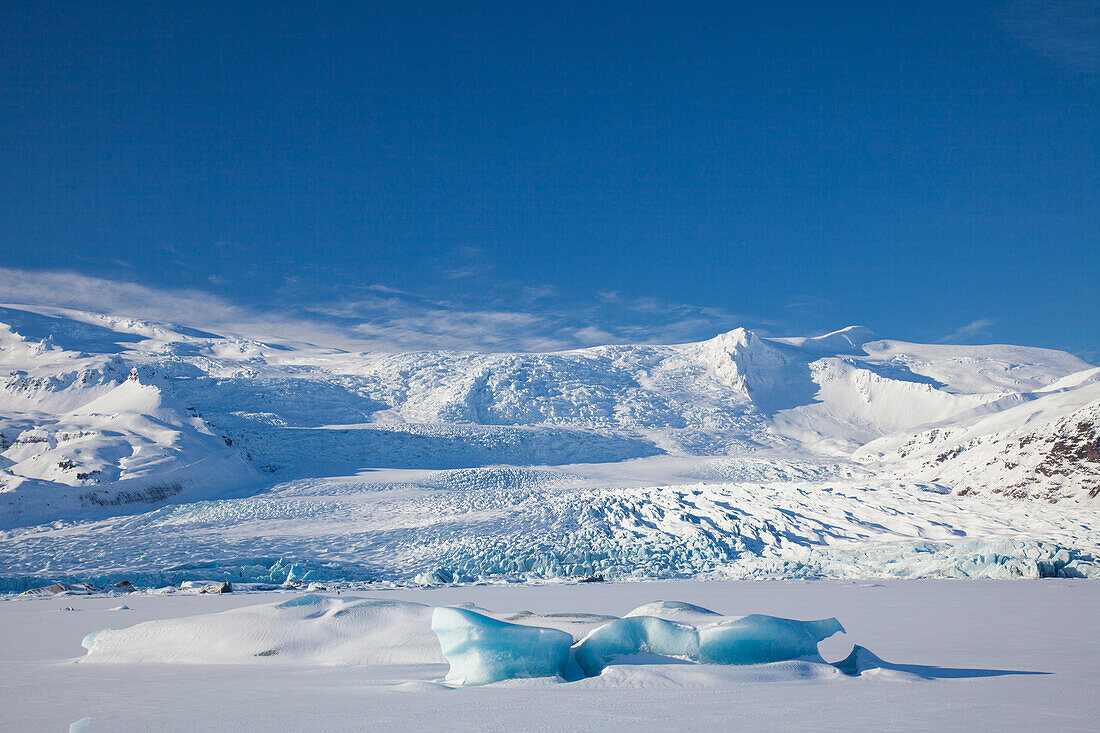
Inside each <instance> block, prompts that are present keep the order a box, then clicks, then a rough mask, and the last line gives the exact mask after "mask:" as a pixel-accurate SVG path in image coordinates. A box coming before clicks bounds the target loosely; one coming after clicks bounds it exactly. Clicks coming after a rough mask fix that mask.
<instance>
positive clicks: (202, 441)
mask: <svg viewBox="0 0 1100 733" xmlns="http://www.w3.org/2000/svg"><path fill="white" fill-rule="evenodd" d="M0 372H2V373H4V374H6V376H4V377H0V592H22V591H26V590H29V589H33V588H35V587H36V586H43V585H52V584H54V583H67V584H74V585H75V584H79V583H91V584H93V585H109V584H113V583H116V582H120V581H122V580H127V581H130V582H131V583H134V584H136V585H138V586H140V587H147V588H148V587H162V586H174V587H179V585H180V584H181V583H183V582H185V581H189V580H194V581H230V582H235V583H260V584H270V585H296V584H304V583H310V582H323V583H329V584H339V583H344V584H347V585H348V586H349V587H351V586H370V585H372V584H374V585H377V584H389V585H402V584H406V585H421V584H427V585H436V584H445V583H467V582H483V581H498V582H546V581H554V580H560V579H573V580H579V579H598V578H602V579H607V580H632V579H653V578H674V577H692V576H701V577H716V578H746V577H800V578H802V577H806V578H809V577H833V578H857V577H898V578H910V577H971V578H972V577H994V578H1000V577H1025V578H1026V577H1066V578H1080V577H1096V576H1097V575H1100V565H1098V559H1097V558H1100V505H1098V504H1097V503H1096V500H1097V497H1096V496H1095V494H1096V490H1097V489H1096V487H1097V486H1098V485H1100V484H1098V483H1097V482H1098V481H1100V452H1098V451H1100V432H1098V431H1100V428H1098V427H1097V426H1098V425H1100V393H1098V392H1097V387H1098V386H1100V382H1098V379H1100V377H1098V376H1097V375H1098V370H1097V369H1096V368H1095V367H1092V366H1091V365H1089V364H1087V363H1085V362H1083V361H1081V360H1079V359H1077V358H1076V357H1073V356H1071V355H1069V354H1064V353H1062V352H1056V351H1050V350H1044V349H1035V348H1024V347H1016V346H953V345H939V344H937V345H926V344H911V343H905V342H900V341H893V340H889V339H883V338H880V337H878V336H877V335H875V334H873V333H871V332H870V331H868V330H867V329H863V328H859V327H850V328H846V329H842V330H840V331H837V332H834V333H831V334H826V335H824V336H817V337H790V338H773V337H765V336H762V335H759V334H756V333H753V332H751V331H748V330H745V329H734V330H732V331H729V332H727V333H724V334H720V335H719V336H717V337H715V338H713V339H710V340H707V341H703V342H699V343H689V344H675V345H648V344H645V345H611V346H601V347H594V348H587V349H579V350H574V351H565V352H557V353H527V354H508V353H496V354H494V353H472V352H453V351H437V352H418V353H393V354H385V353H353V352H346V351H341V350H339V349H333V348H328V347H325V346H324V345H316V344H307V343H301V342H293V341H276V342H265V341H257V340H255V339H252V338H249V336H248V335H247V334H217V333H213V332H211V331H208V330H204V329H202V328H201V324H194V325H193V326H182V325H179V324H169V323H161V322H152V321H144V320H141V319H139V318H133V317H125V318H123V317H118V316H111V315H106V314H97V313H89V312H83V311H76V310H71V309H61V308H45V307H40V306H25V305H19V304H6V305H4V306H2V307H0Z"/></svg>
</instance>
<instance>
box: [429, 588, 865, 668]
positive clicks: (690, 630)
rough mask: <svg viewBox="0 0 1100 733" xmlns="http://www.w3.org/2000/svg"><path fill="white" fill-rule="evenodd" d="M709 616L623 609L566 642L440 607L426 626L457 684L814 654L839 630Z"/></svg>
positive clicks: (829, 624) (559, 634)
mask: <svg viewBox="0 0 1100 733" xmlns="http://www.w3.org/2000/svg"><path fill="white" fill-rule="evenodd" d="M665 605H668V604H665ZM681 605H682V604H681ZM691 608H692V609H693V610H694V609H695V607H691ZM698 611H700V612H702V611H705V609H698ZM691 615H692V616H694V617H696V618H698V617H700V616H701V615H702V614H700V613H693V614H691ZM704 618H706V617H705V616H704ZM714 618H715V619H718V620H716V621H714V622H713V623H704V624H702V625H700V626H694V625H692V624H690V623H685V622H682V621H670V620H667V619H663V618H658V617H656V616H645V615H639V616H627V617H626V618H621V619H615V620H614V621H610V622H609V623H606V624H604V625H603V626H600V627H598V628H596V629H594V630H592V631H591V632H589V634H588V635H587V636H585V637H584V638H583V639H582V640H581V641H579V642H577V643H576V644H573V643H572V637H571V636H570V635H569V634H567V633H565V632H563V631H558V630H556V629H548V628H542V627H537V626H521V625H518V624H511V623H507V622H504V621H498V620H496V619H493V618H489V617H488V616H484V615H482V614H480V613H476V612H474V611H469V610H466V609H460V608H448V607H441V608H437V609H435V612H434V614H433V616H432V630H433V631H435V633H436V635H437V636H438V637H439V641H440V645H441V647H442V649H443V656H444V657H445V658H446V659H447V661H448V662H449V663H450V665H451V670H450V673H448V675H447V680H448V681H450V682H453V683H456V684H461V685H483V684H488V683H490V682H499V681H501V680H506V679H514V678H518V677H554V676H557V677H563V678H566V679H577V678H580V677H594V676H596V675H598V674H600V673H601V672H603V670H604V669H605V668H607V667H608V666H609V665H611V664H614V663H616V662H626V661H633V662H634V663H637V660H639V659H644V660H646V661H649V662H651V663H652V662H653V657H658V658H661V657H663V658H666V659H678V660H684V661H690V662H696V663H699V664H730V665H732V664H737V665H744V664H765V663H769V662H782V661H787V660H791V659H798V658H799V657H806V656H814V655H816V654H817V653H818V651H817V645H818V642H820V641H823V640H824V639H827V638H829V637H830V636H832V635H833V634H835V633H837V632H838V631H839V632H843V631H844V628H843V627H842V626H841V625H840V622H839V621H837V620H836V619H835V618H828V619H822V620H819V621H795V620H793V619H785V618H776V617H774V616H764V615H760V614H754V615H751V616H743V617H723V616H718V615H715V616H714ZM631 657H634V659H633V660H630V658H631ZM657 661H658V662H659V661H660V660H659V659H658V660H657Z"/></svg>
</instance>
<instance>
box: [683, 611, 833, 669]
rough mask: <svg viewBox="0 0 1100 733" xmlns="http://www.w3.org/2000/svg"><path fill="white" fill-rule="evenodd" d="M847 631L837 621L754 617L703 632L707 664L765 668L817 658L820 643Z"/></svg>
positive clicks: (702, 655) (701, 655) (702, 648)
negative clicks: (779, 663) (792, 661)
mask: <svg viewBox="0 0 1100 733" xmlns="http://www.w3.org/2000/svg"><path fill="white" fill-rule="evenodd" d="M838 631H844V627H843V626H841V625H840V622H839V621H837V620H836V619H835V618H828V619H822V620H820V621H794V620H791V619H786V618H776V617H774V616H764V615H761V614H752V615H751V616H744V617H742V618H739V619H734V620H724V621H720V622H718V623H716V624H711V625H708V626H703V627H701V628H700V629H699V661H700V662H703V663H704V664H761V663H765V662H783V661H786V660H788V659H797V658H798V657H805V656H809V655H812V654H817V643H818V642H819V641H822V640H824V639H828V638H829V637H830V636H832V635H833V634H835V633H837V632H838Z"/></svg>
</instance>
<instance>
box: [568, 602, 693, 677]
mask: <svg viewBox="0 0 1100 733" xmlns="http://www.w3.org/2000/svg"><path fill="white" fill-rule="evenodd" d="M573 652H574V657H575V659H576V661H577V664H578V665H579V666H580V669H581V671H582V672H583V673H584V674H585V675H586V676H588V677H593V676H595V675H598V674H599V673H600V672H602V671H603V670H604V668H605V667H606V666H607V665H609V664H611V663H612V662H613V661H615V660H617V659H621V658H623V657H629V656H633V655H636V654H656V655H658V656H663V657H675V658H679V659H690V660H698V658H699V634H698V632H697V631H696V630H695V627H694V626H688V625H686V624H679V623H676V622H675V621H666V620H664V619H661V618H656V617H655V616H630V617H627V618H621V619H618V620H616V621H612V622H610V623H607V624H604V625H603V626H601V627H600V628H598V629H595V630H594V631H592V632H590V633H589V634H588V636H586V637H585V638H584V639H582V640H581V642H580V643H579V644H577V646H576V648H575V649H574V650H573Z"/></svg>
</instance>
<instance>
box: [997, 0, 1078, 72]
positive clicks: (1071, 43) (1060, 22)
mask: <svg viewBox="0 0 1100 733" xmlns="http://www.w3.org/2000/svg"><path fill="white" fill-rule="evenodd" d="M1001 25H1002V26H1003V27H1004V28H1005V29H1006V30H1008V31H1009V32H1010V33H1012V34H1013V35H1014V36H1016V37H1017V38H1019V39H1020V40H1021V41H1022V42H1023V43H1024V44H1026V45H1027V46H1028V47H1029V48H1030V49H1031V50H1032V51H1034V52H1035V53H1038V54H1040V55H1042V56H1046V57H1047V58H1050V59H1054V60H1055V61H1058V62H1061V63H1062V64H1065V65H1067V66H1069V67H1072V68H1075V69H1078V70H1083V71H1089V72H1100V0H1021V1H1020V2H1016V3H1013V4H1012V5H1010V6H1008V7H1007V8H1006V9H1005V11H1004V13H1003V14H1002V16H1001Z"/></svg>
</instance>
